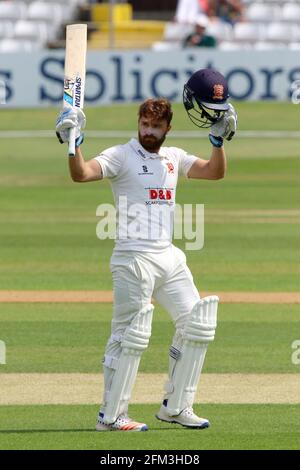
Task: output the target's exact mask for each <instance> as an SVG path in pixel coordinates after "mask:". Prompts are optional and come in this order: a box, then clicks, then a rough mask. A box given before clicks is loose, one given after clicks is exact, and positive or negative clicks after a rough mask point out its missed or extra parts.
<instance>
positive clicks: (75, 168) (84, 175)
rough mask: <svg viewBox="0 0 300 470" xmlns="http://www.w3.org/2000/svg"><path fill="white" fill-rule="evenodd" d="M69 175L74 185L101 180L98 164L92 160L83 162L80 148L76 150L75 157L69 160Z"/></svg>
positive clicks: (100, 170)
mask: <svg viewBox="0 0 300 470" xmlns="http://www.w3.org/2000/svg"><path fill="white" fill-rule="evenodd" d="M69 169H70V175H71V178H72V180H73V181H75V182H76V183H88V182H89V181H96V180H101V179H102V169H101V166H100V164H99V163H98V162H97V160H95V159H94V158H93V159H92V160H88V161H87V162H86V161H85V160H84V158H83V155H82V153H81V150H80V147H77V148H76V153H75V157H70V158H69Z"/></svg>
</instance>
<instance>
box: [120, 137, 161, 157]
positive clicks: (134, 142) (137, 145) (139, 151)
mask: <svg viewBox="0 0 300 470" xmlns="http://www.w3.org/2000/svg"><path fill="white" fill-rule="evenodd" d="M129 144H130V146H131V147H132V148H133V150H134V151H135V153H137V154H138V155H139V156H140V157H142V159H143V160H147V159H149V158H166V155H164V152H163V149H162V148H160V150H159V151H160V154H158V153H150V152H147V150H145V149H144V147H143V146H142V145H141V144H140V143H139V141H138V140H137V139H131V140H130V141H129Z"/></svg>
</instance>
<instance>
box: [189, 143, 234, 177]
mask: <svg viewBox="0 0 300 470" xmlns="http://www.w3.org/2000/svg"><path fill="white" fill-rule="evenodd" d="M225 173H226V155H225V150H224V147H223V146H222V147H219V148H218V147H214V146H213V148H212V153H211V157H210V159H209V160H203V159H202V158H198V160H196V161H195V163H193V165H192V166H191V168H190V169H189V171H188V174H187V176H188V177H189V178H201V179H206V180H219V179H222V178H224V176H225Z"/></svg>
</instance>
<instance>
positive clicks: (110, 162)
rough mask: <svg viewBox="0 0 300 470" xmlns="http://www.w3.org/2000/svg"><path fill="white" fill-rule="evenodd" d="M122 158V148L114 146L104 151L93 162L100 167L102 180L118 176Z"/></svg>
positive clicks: (123, 155) (123, 156)
mask: <svg viewBox="0 0 300 470" xmlns="http://www.w3.org/2000/svg"><path fill="white" fill-rule="evenodd" d="M124 158H125V154H124V151H123V150H122V146H116V147H110V148H109V149H106V150H104V151H103V152H102V153H101V154H100V155H98V156H97V157H95V160H97V162H98V163H99V164H100V165H101V169H102V174H103V178H115V177H116V176H119V174H120V171H121V168H122V165H123V161H124Z"/></svg>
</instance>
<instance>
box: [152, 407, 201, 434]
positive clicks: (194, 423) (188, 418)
mask: <svg viewBox="0 0 300 470" xmlns="http://www.w3.org/2000/svg"><path fill="white" fill-rule="evenodd" d="M155 416H156V418H157V419H159V420H160V421H165V422H166V423H177V424H181V426H185V427H187V428H193V429H205V428H208V427H209V426H210V423H209V421H208V420H207V419H204V418H200V417H199V416H197V415H196V414H195V413H194V411H193V408H192V407H188V408H185V409H184V410H182V411H181V413H179V415H174V416H170V415H169V414H168V413H167V409H166V407H165V406H164V405H161V407H160V410H159V412H158V413H157V415H155Z"/></svg>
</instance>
